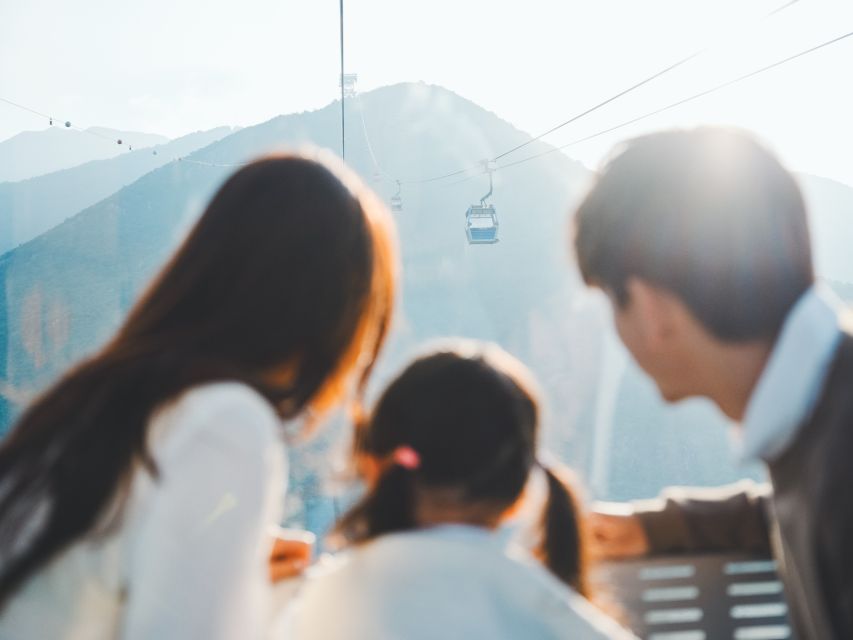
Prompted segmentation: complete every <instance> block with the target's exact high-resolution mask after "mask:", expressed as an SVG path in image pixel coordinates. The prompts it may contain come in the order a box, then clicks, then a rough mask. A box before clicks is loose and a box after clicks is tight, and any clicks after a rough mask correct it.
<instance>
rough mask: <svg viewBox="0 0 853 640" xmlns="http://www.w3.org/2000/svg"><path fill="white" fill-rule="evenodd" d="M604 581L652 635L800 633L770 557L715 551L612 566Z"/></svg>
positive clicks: (762, 637) (675, 639) (737, 639)
mask: <svg viewBox="0 0 853 640" xmlns="http://www.w3.org/2000/svg"><path fill="white" fill-rule="evenodd" d="M597 582H599V583H600V584H601V587H602V588H603V589H604V590H605V592H606V593H607V594H608V596H609V597H610V599H611V600H613V602H614V604H615V606H616V607H617V608H618V609H619V610H620V612H621V613H622V614H623V616H624V618H625V620H624V622H625V623H626V624H627V625H628V626H630V627H631V628H632V629H633V630H634V632H635V633H637V635H639V636H640V637H641V638H644V639H646V640H729V639H731V640H788V639H793V638H794V636H793V632H792V630H791V628H790V625H789V623H788V619H787V611H788V609H787V606H786V604H785V601H784V596H783V593H782V583H781V582H780V581H779V578H778V576H777V575H776V565H775V563H774V561H773V560H771V559H770V558H761V557H754V556H746V555H733V554H708V555H684V556H666V557H659V558H643V559H640V560H630V561H625V562H615V563H610V564H607V565H605V566H604V567H602V568H601V569H600V571H599V572H598V574H597Z"/></svg>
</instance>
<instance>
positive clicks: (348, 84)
mask: <svg viewBox="0 0 853 640" xmlns="http://www.w3.org/2000/svg"><path fill="white" fill-rule="evenodd" d="M356 82H358V74H357V73H344V74H342V75H340V76H338V86H339V87H340V88H341V89H343V94H344V98H354V97H355V94H356V91H355V83H356Z"/></svg>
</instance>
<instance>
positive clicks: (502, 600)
mask: <svg viewBox="0 0 853 640" xmlns="http://www.w3.org/2000/svg"><path fill="white" fill-rule="evenodd" d="M506 537H507V536H506V535H504V533H503V532H501V533H494V532H490V531H488V530H486V529H482V528H478V527H470V526H464V525H448V526H440V527H433V528H430V529H423V530H418V531H412V532H406V533H397V534H390V535H385V536H382V537H380V538H378V539H376V540H374V541H372V542H369V543H367V544H365V545H362V546H359V547H356V548H355V549H353V550H351V551H349V552H347V553H345V554H342V555H341V556H339V557H338V558H335V559H334V560H333V561H332V566H331V568H329V569H327V570H326V572H325V573H323V572H320V573H319V575H314V576H313V577H311V578H310V579H309V580H308V581H307V583H306V585H305V587H304V588H303V591H302V593H301V595H300V597H299V599H298V600H297V603H296V605H295V606H294V608H293V611H292V612H291V614H290V618H289V625H290V626H289V627H287V626H285V628H289V629H290V630H291V634H290V635H289V636H287V635H282V636H281V637H280V639H279V640H284V639H285V638H291V639H292V640H400V639H405V640H435V639H436V638H441V639H442V640H457V639H458V640H463V639H464V640H478V639H481V638H482V639H488V640H510V639H512V640H518V639H519V638H524V640H546V639H547V640H552V639H558V638H565V639H572V640H587V639H589V640H597V639H600V638H620V639H628V638H633V636H632V635H631V634H629V633H628V632H627V631H624V630H623V629H622V628H621V627H619V626H618V625H617V624H615V623H614V622H613V621H611V620H610V619H608V618H606V617H605V616H604V615H603V614H602V613H600V612H599V611H598V610H597V609H595V608H594V607H593V606H592V605H591V604H590V603H589V602H588V601H587V600H585V599H584V598H583V597H581V596H580V595H578V594H577V593H575V592H574V591H572V590H571V589H570V588H569V587H567V586H566V585H564V584H563V583H562V582H560V581H559V580H558V579H557V578H556V577H554V576H553V575H551V574H550V573H549V572H548V571H547V570H546V569H545V568H544V567H543V566H541V565H540V564H539V563H537V562H536V561H535V560H534V559H533V558H532V557H531V556H530V555H529V554H527V553H526V552H524V551H522V550H521V549H520V548H514V547H512V546H508V545H507V543H506Z"/></svg>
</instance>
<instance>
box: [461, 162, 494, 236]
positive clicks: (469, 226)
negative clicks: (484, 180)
mask: <svg viewBox="0 0 853 640" xmlns="http://www.w3.org/2000/svg"><path fill="white" fill-rule="evenodd" d="M488 171H489V192H488V193H487V194H486V195H484V196H483V197H482V198H480V204H479V205H477V204H472V205H471V206H470V207H468V211H467V212H466V213H465V235H466V236H467V237H468V244H495V243H496V242H497V241H498V214H497V212H496V211H495V205H493V204H486V199H487V198H488V197H489V196H490V195H492V169H491V168H489V169H488Z"/></svg>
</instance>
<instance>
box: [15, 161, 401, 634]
mask: <svg viewBox="0 0 853 640" xmlns="http://www.w3.org/2000/svg"><path fill="white" fill-rule="evenodd" d="M395 264H396V256H395V240H394V232H393V228H392V222H391V220H390V217H389V215H388V214H387V212H386V211H385V209H384V207H383V206H382V205H381V204H380V203H379V201H378V200H377V199H376V197H375V196H374V195H373V194H372V193H371V192H370V191H369V190H368V189H367V188H365V187H364V186H362V185H361V183H360V182H359V181H358V180H357V179H356V178H355V177H354V176H352V175H351V174H350V173H348V172H347V171H346V170H345V169H344V168H343V167H342V166H335V165H332V164H329V163H328V162H321V161H318V160H315V159H310V158H307V157H303V156H296V155H282V156H274V157H268V158H265V159H261V160H259V161H256V162H254V163H252V164H250V165H248V166H246V167H244V168H242V169H241V170H239V171H237V172H236V173H235V174H234V175H233V176H232V177H231V178H230V179H229V180H228V181H227V182H226V183H225V184H224V186H223V187H222V188H221V189H220V190H219V192H218V193H217V194H216V195H215V197H214V198H213V200H212V201H211V203H210V205H209V206H208V208H207V210H206V211H205V212H204V214H203V215H202V216H201V218H200V220H199V221H198V222H197V224H196V225H195V227H194V228H193V229H192V231H191V233H190V234H189V236H188V237H187V239H186V240H185V241H184V243H183V244H182V246H181V247H180V248H179V249H178V250H177V252H176V253H175V254H174V256H173V257H172V259H171V260H170V261H169V263H168V264H167V265H166V266H165V268H164V269H163V270H162V272H161V273H160V275H159V276H158V277H157V278H156V280H155V281H154V282H153V284H152V285H151V286H150V287H149V289H148V290H147V292H146V293H145V294H144V295H143V296H142V298H141V299H140V300H139V301H138V303H137V304H136V305H135V307H134V308H133V309H132V310H131V312H130V314H129V315H128V317H127V319H126V320H125V322H124V324H123V325H122V326H121V328H120V329H119V330H118V332H117V334H116V335H115V336H114V337H113V339H112V340H110V341H109V343H108V344H107V345H106V346H105V347H104V348H103V349H101V350H100V351H99V352H98V353H96V354H95V355H93V356H92V357H90V358H88V359H87V360H85V361H83V362H81V363H80V364H79V365H77V366H76V367H75V368H73V369H72V370H71V371H69V372H68V373H67V374H66V375H65V376H64V377H63V378H62V379H61V380H59V381H58V382H57V383H56V384H55V385H54V386H53V387H52V388H51V389H50V390H48V391H47V392H46V393H45V394H44V395H42V396H41V397H40V398H39V399H38V400H37V401H36V402H35V403H34V404H33V405H32V406H30V407H29V409H28V410H27V411H26V412H25V413H24V414H23V416H22V417H21V419H20V420H19V421H18V423H17V425H16V426H15V427H14V428H13V430H12V431H11V432H10V433H9V434H8V436H7V437H6V439H5V440H4V441H3V442H2V443H0V637H2V638H15V639H16V640H26V639H29V638H39V639H43V638H51V639H57V638H86V639H87V640H98V639H102V638H104V639H106V638H124V639H132V640H136V639H143V638H144V639H146V640H147V639H152V638H157V639H158V640H161V639H163V638H205V639H212V638H223V639H225V638H228V639H230V638H240V639H241V640H242V639H243V638H254V637H257V636H258V635H260V634H261V632H262V629H261V627H262V626H263V624H264V623H265V611H264V602H265V599H264V596H265V593H264V591H265V587H266V586H267V584H268V575H267V572H268V568H267V558H268V554H269V550H270V540H271V539H270V538H269V537H268V533H267V530H268V527H269V525H270V524H272V523H274V522H276V520H277V519H278V515H279V512H280V509H281V499H282V497H283V491H284V485H285V474H284V458H283V455H282V451H281V447H280V445H279V436H278V428H279V426H280V420H281V419H293V418H296V417H298V416H300V415H304V414H306V413H307V414H310V415H311V416H316V415H318V414H320V413H322V412H323V411H324V410H326V409H329V408H330V407H332V406H334V405H336V404H338V403H339V402H341V401H342V400H343V399H344V398H350V399H352V400H353V402H354V403H357V402H358V398H360V395H361V391H362V389H363V387H364V385H365V383H366V380H367V377H368V375H369V374H370V372H371V369H372V367H373V364H374V362H375V359H376V357H377V354H378V352H379V350H380V347H381V345H382V343H383V341H384V339H385V336H386V333H387V330H388V325H389V321H390V317H391V313H392V308H393V305H394V288H395Z"/></svg>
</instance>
